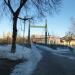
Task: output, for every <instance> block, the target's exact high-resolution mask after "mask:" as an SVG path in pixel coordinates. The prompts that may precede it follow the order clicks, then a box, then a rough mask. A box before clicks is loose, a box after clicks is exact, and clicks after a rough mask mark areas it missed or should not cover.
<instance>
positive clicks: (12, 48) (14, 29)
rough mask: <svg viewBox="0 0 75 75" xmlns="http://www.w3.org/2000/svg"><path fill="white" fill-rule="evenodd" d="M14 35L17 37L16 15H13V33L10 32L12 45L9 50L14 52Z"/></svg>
mask: <svg viewBox="0 0 75 75" xmlns="http://www.w3.org/2000/svg"><path fill="white" fill-rule="evenodd" d="M16 37H17V17H16V16H13V33H12V47H11V52H12V53H15V52H16Z"/></svg>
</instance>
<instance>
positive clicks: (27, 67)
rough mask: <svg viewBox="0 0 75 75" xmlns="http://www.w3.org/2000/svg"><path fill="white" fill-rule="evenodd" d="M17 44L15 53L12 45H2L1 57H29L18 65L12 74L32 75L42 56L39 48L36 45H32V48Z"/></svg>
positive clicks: (0, 49)
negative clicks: (12, 51)
mask: <svg viewBox="0 0 75 75" xmlns="http://www.w3.org/2000/svg"><path fill="white" fill-rule="evenodd" d="M16 46H17V47H16V53H15V54H13V53H11V51H10V49H11V45H7V46H0V58H8V59H11V60H17V59H28V60H27V61H24V62H23V63H20V64H18V65H16V66H15V68H14V70H13V71H12V73H11V74H10V75H31V73H32V72H33V71H34V70H35V68H36V66H37V64H38V62H39V61H40V60H41V58H42V56H41V54H40V52H39V50H37V48H36V47H35V46H34V45H32V48H31V49H30V48H26V47H24V48H23V47H22V46H20V45H16Z"/></svg>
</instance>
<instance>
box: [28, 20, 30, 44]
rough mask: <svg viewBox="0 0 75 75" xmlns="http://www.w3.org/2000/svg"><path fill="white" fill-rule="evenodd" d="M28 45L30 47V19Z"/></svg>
mask: <svg viewBox="0 0 75 75" xmlns="http://www.w3.org/2000/svg"><path fill="white" fill-rule="evenodd" d="M28 45H30V19H29V27H28Z"/></svg>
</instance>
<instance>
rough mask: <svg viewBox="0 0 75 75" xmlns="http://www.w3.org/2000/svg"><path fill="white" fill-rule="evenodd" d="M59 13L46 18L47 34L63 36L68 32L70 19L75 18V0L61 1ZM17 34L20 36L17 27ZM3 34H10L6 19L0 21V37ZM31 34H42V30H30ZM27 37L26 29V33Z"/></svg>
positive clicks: (42, 23) (8, 23) (10, 27)
mask: <svg viewBox="0 0 75 75" xmlns="http://www.w3.org/2000/svg"><path fill="white" fill-rule="evenodd" d="M60 9H61V11H60V12H58V14H54V16H48V17H47V20H48V21H47V22H48V32H49V34H51V35H57V36H60V37H62V36H64V35H65V32H67V31H68V29H69V27H70V25H71V20H70V19H71V17H75V0H63V3H62V8H60ZM44 24H45V21H41V22H40V23H38V24H37V25H44ZM18 30H19V32H18V33H19V34H22V31H21V29H20V26H19V27H18ZM3 32H12V25H11V24H10V21H9V20H8V19H6V18H2V20H1V21H0V36H2V35H3ZM31 34H44V29H41V28H40V29H37V28H36V29H33V28H31ZM25 35H27V27H26V33H25Z"/></svg>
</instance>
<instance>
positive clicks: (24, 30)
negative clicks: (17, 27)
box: [23, 20, 25, 46]
mask: <svg viewBox="0 0 75 75" xmlns="http://www.w3.org/2000/svg"><path fill="white" fill-rule="evenodd" d="M24 35H25V20H24V30H23V46H24V41H25V40H24Z"/></svg>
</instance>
